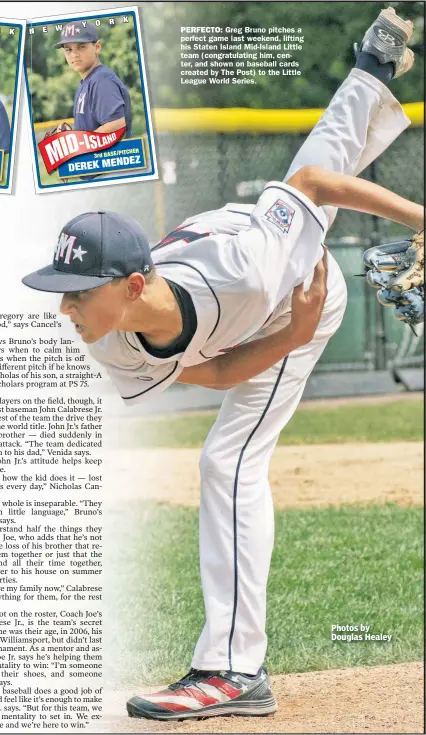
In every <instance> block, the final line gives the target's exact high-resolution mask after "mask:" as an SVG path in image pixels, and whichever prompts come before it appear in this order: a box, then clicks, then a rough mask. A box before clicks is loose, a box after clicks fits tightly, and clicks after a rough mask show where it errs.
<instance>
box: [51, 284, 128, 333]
mask: <svg viewBox="0 0 426 735" xmlns="http://www.w3.org/2000/svg"><path fill="white" fill-rule="evenodd" d="M60 311H61V314H64V315H65V316H69V318H70V319H71V321H72V323H73V324H74V325H75V330H76V332H77V334H79V335H80V336H81V338H82V340H83V342H86V344H92V342H97V341H98V340H99V339H101V338H102V337H105V335H106V334H108V333H109V332H112V331H114V330H116V329H119V328H120V324H121V321H122V318H123V317H124V315H125V312H126V299H125V295H124V292H123V288H122V286H121V285H120V284H112V283H107V284H106V285H105V286H100V287H99V288H93V289H91V290H90V291H78V292H76V293H67V294H64V295H63V297H62V301H61V308H60Z"/></svg>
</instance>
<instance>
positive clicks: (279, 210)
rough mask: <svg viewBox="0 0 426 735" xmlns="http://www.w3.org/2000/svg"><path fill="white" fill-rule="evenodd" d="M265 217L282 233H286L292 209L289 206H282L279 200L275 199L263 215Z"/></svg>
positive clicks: (292, 214)
mask: <svg viewBox="0 0 426 735" xmlns="http://www.w3.org/2000/svg"><path fill="white" fill-rule="evenodd" d="M265 217H266V219H268V220H270V222H273V223H274V224H275V225H276V226H277V227H279V229H280V230H281V231H282V232H285V233H287V232H288V231H289V229H290V227H291V223H292V221H293V217H294V209H293V207H290V205H289V204H284V202H283V201H282V200H281V199H277V201H276V202H274V204H273V205H272V207H270V208H269V209H268V211H267V212H266V213H265Z"/></svg>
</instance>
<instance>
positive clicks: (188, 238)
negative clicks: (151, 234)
mask: <svg viewBox="0 0 426 735" xmlns="http://www.w3.org/2000/svg"><path fill="white" fill-rule="evenodd" d="M209 235H211V232H201V233H200V232H193V231H192V230H186V229H185V228H184V227H178V228H177V229H176V230H173V231H172V232H169V234H168V235H166V237H163V239H162V240H161V241H160V242H159V243H158V244H157V245H155V247H153V248H152V250H158V248H163V247H164V246H165V245H171V244H172V243H173V242H178V241H179V240H183V242H194V240H200V239H201V238H202V237H208V236H209Z"/></svg>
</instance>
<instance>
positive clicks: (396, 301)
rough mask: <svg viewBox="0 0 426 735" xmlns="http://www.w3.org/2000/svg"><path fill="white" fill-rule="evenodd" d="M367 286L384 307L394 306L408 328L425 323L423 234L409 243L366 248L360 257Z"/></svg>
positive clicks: (416, 235) (392, 243) (400, 242)
mask: <svg viewBox="0 0 426 735" xmlns="http://www.w3.org/2000/svg"><path fill="white" fill-rule="evenodd" d="M363 261H364V266H365V268H366V274H365V275H366V277H367V283H369V285H370V286H373V288H376V289H377V298H378V301H379V303H380V304H383V306H395V316H396V318H397V319H399V320H400V321H403V322H406V324H409V325H410V326H414V325H415V324H420V322H423V321H424V313H425V301H424V281H425V276H424V264H425V255H424V230H423V231H422V232H418V233H416V234H415V235H414V236H413V238H412V239H411V240H399V241H398V242H390V243H387V244H386V245H378V246H376V247H373V248H369V249H368V250H366V251H365V253H364V255H363Z"/></svg>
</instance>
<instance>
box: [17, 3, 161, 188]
mask: <svg viewBox="0 0 426 735" xmlns="http://www.w3.org/2000/svg"><path fill="white" fill-rule="evenodd" d="M25 78H26V88H27V98H28V112H29V120H30V130H31V143H32V151H33V167H34V180H35V187H36V192H37V193H38V194H41V193H45V192H50V191H58V190H69V189H79V188H81V187H93V186H103V185H110V184H119V183H129V182H136V181H138V182H141V181H149V180H150V179H155V178H157V166H156V159H155V147H154V140H153V134H152V124H151V117H150V106H149V96H148V87H147V81H146V74H145V63H144V55H143V48H142V38H141V30H140V25H139V17H138V8H137V7H129V8H118V9H112V10H108V11H96V12H93V13H80V14H74V15H63V16H60V17H59V16H56V17H48V18H40V19H36V20H34V21H31V23H30V24H29V29H28V37H27V41H26V46H25Z"/></svg>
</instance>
